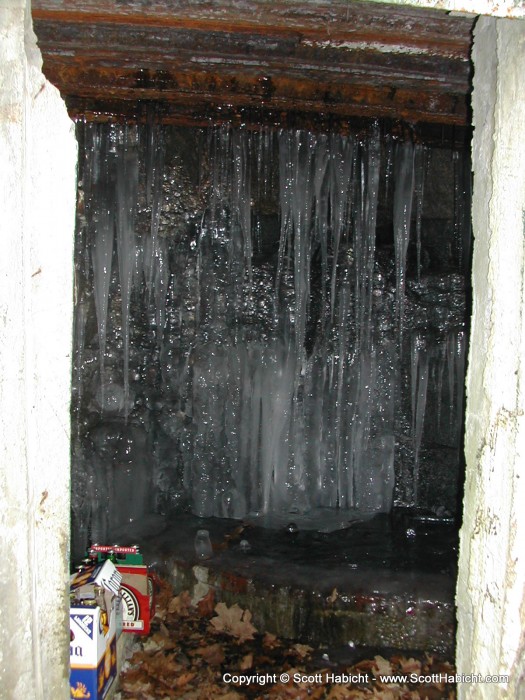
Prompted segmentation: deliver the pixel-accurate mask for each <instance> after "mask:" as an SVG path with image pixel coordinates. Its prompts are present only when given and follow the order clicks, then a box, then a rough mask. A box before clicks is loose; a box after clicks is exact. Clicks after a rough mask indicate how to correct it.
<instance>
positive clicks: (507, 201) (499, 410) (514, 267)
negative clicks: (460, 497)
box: [457, 17, 525, 699]
mask: <svg viewBox="0 0 525 700" xmlns="http://www.w3.org/2000/svg"><path fill="white" fill-rule="evenodd" d="M473 60H474V67H475V73H474V93H473V118H474V127H475V130H474V140H473V146H472V154H473V169H474V195H473V206H472V212H473V227H474V236H475V240H474V258H473V271H472V280H473V296H474V304H473V315H472V327H471V337H470V357H469V367H468V376H467V406H466V410H467V414H466V451H465V453H466V462H467V473H466V485H465V502H464V506H465V508H464V523H463V527H462V530H461V549H460V562H459V578H458V587H457V605H458V638H457V664H458V670H459V671H460V672H462V673H479V674H482V676H486V675H494V674H509V675H510V676H511V680H510V683H509V684H508V685H507V684H506V683H500V684H498V685H491V684H489V683H478V684H467V685H464V686H461V687H460V693H459V697H460V698H512V699H514V698H518V697H525V696H524V695H523V693H524V692H525V687H522V689H521V691H520V690H519V689H518V688H519V683H520V675H521V674H522V673H523V671H524V670H525V656H524V655H525V595H524V593H525V250H524V246H525V22H516V21H512V20H503V19H500V20H496V19H493V18H488V17H483V18H480V19H479V20H478V23H477V25H476V29H475V36H474V55H473ZM520 692H521V693H522V695H521V696H520V695H519V693H520Z"/></svg>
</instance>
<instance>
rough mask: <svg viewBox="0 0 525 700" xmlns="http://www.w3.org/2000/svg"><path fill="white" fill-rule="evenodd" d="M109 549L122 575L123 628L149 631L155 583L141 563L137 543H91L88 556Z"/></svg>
mask: <svg viewBox="0 0 525 700" xmlns="http://www.w3.org/2000/svg"><path fill="white" fill-rule="evenodd" d="M109 553H111V555H112V556H114V557H115V559H116V562H115V566H116V567H117V570H118V572H119V573H120V574H121V576H122V582H121V587H120V595H121V598H122V626H123V631H124V632H133V633H134V634H141V635H142V634H149V631H150V625H151V618H152V617H153V614H154V612H155V600H154V586H153V580H152V578H151V576H150V574H149V570H148V567H147V566H146V565H145V564H144V562H143V559H142V555H141V554H140V553H139V550H138V547H137V546H135V545H133V546H130V547H121V546H119V545H113V546H109V545H98V544H96V545H93V546H92V547H91V548H90V556H93V555H94V554H96V555H97V556H99V557H101V556H104V555H108V554H109Z"/></svg>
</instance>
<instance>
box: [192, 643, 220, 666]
mask: <svg viewBox="0 0 525 700" xmlns="http://www.w3.org/2000/svg"><path fill="white" fill-rule="evenodd" d="M195 653H196V654H198V655H199V656H202V658H203V659H204V661H206V663H208V664H211V665H212V666H220V664H222V662H223V661H224V658H225V656H224V649H223V648H222V646H221V645H220V644H210V646H207V647H203V648H202V649H197V650H196V651H195Z"/></svg>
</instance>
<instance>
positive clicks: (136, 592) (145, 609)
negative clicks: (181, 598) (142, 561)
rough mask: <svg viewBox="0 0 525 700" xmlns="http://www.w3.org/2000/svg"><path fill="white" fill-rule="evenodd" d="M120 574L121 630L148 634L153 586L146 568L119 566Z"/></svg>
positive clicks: (151, 612) (151, 611)
mask: <svg viewBox="0 0 525 700" xmlns="http://www.w3.org/2000/svg"><path fill="white" fill-rule="evenodd" d="M117 569H118V570H119V572H120V573H121V574H122V583H121V586H120V594H121V597H122V629H123V631H124V632H134V633H135V634H149V631H150V623H151V617H152V614H153V584H152V581H151V578H150V577H149V576H148V567H147V566H119V565H117Z"/></svg>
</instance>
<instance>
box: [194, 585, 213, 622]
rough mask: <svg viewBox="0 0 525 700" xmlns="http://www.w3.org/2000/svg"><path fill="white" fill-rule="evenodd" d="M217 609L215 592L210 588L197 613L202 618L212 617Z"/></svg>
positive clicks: (198, 604)
mask: <svg viewBox="0 0 525 700" xmlns="http://www.w3.org/2000/svg"><path fill="white" fill-rule="evenodd" d="M214 609H215V591H214V590H213V588H210V590H209V591H208V593H207V594H206V595H205V596H204V598H201V600H199V602H198V603H197V611H198V613H199V615H200V616H201V617H211V616H212V614H213V611H214Z"/></svg>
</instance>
